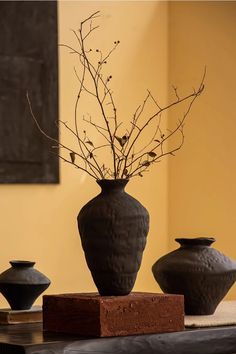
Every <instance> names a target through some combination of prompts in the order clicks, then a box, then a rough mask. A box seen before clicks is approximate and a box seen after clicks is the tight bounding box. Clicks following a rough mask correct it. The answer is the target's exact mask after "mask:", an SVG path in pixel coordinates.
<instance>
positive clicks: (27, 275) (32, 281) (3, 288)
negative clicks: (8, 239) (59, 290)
mask: <svg viewBox="0 0 236 354" xmlns="http://www.w3.org/2000/svg"><path fill="white" fill-rule="evenodd" d="M10 264H11V268H9V269H7V270H5V271H4V272H3V273H2V274H0V292H1V293H2V295H3V296H4V297H5V298H6V299H7V301H8V303H9V305H10V306H11V309H12V310H28V309H30V308H31V306H32V305H33V303H34V301H35V300H36V299H37V297H38V296H39V295H40V294H41V293H42V292H43V291H44V290H46V289H47V288H48V286H49V285H50V280H49V279H48V278H47V277H46V276H45V275H43V274H42V273H40V272H39V271H38V270H36V269H34V268H33V267H34V264H35V262H31V261H19V260H17V261H10Z"/></svg>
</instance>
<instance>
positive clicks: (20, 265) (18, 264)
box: [9, 260, 35, 268]
mask: <svg viewBox="0 0 236 354" xmlns="http://www.w3.org/2000/svg"><path fill="white" fill-rule="evenodd" d="M9 263H10V264H11V266H12V267H13V268H25V267H26V268H31V267H33V266H34V265H35V262H31V261H18V260H17V261H15V260H14V261H10V262H9Z"/></svg>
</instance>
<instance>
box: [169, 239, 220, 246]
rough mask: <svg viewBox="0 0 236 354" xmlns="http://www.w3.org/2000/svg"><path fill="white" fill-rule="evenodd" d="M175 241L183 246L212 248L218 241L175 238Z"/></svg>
mask: <svg viewBox="0 0 236 354" xmlns="http://www.w3.org/2000/svg"><path fill="white" fill-rule="evenodd" d="M175 241H176V242H178V243H179V244H180V245H181V246H194V245H195V246H210V245H211V244H212V243H213V242H215V241H216V239H215V238H214V237H193V238H190V237H189V238H188V237H181V238H175Z"/></svg>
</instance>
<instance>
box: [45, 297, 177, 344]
mask: <svg viewBox="0 0 236 354" xmlns="http://www.w3.org/2000/svg"><path fill="white" fill-rule="evenodd" d="M43 328H44V330H45V331H50V332H61V333H70V334H78V335H82V336H94V337H111V336H126V335H134V334H147V333H162V332H175V331H182V330H183V329H184V298H183V296H182V295H170V294H154V293H139V292H136V293H135V292H134V293H131V294H129V295H127V296H100V295H98V294H96V293H87V294H85V293H84V294H62V295H45V296H44V297H43Z"/></svg>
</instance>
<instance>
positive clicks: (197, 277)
mask: <svg viewBox="0 0 236 354" xmlns="http://www.w3.org/2000/svg"><path fill="white" fill-rule="evenodd" d="M176 241H177V242H178V243H180V248H179V249H177V250H175V251H173V252H170V253H168V254H167V255H165V256H163V257H161V258H160V259H159V260H158V261H157V262H156V263H155V264H154V265H153V267H152V272H153V275H154V277H155V279H156V281H157V283H158V284H159V285H160V287H161V289H162V290H163V292H165V293H171V294H183V295H184V302H185V313H186V314H187V315H211V314H213V313H214V312H215V309H216V307H217V305H218V304H219V302H220V301H221V300H222V299H223V298H224V297H225V295H226V294H227V292H228V291H229V289H230V288H231V286H232V285H233V284H234V282H235V280H236V262H235V261H234V260H231V259H230V258H229V257H227V256H225V255H224V254H222V253H221V252H219V251H217V250H216V249H214V248H212V247H210V246H211V244H212V243H213V242H214V241H215V239H214V238H211V237H209V238H208V237H198V238H193V239H190V238H177V239H176Z"/></svg>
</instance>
